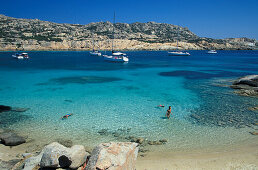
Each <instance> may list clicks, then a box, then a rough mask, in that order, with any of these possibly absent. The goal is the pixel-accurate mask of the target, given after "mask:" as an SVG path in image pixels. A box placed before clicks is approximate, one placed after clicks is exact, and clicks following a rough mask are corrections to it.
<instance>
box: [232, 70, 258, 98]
mask: <svg viewBox="0 0 258 170" xmlns="http://www.w3.org/2000/svg"><path fill="white" fill-rule="evenodd" d="M230 87H231V88H233V89H238V90H239V91H236V92H235V93H236V94H238V95H241V96H258V75H248V76H245V77H241V78H239V79H237V80H235V81H234V82H233V83H232V85H231V86H230Z"/></svg>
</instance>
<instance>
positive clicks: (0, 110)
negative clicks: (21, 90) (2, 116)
mask: <svg viewBox="0 0 258 170" xmlns="http://www.w3.org/2000/svg"><path fill="white" fill-rule="evenodd" d="M10 110H12V108H11V107H10V106H5V105H0V113H1V112H6V111H10Z"/></svg>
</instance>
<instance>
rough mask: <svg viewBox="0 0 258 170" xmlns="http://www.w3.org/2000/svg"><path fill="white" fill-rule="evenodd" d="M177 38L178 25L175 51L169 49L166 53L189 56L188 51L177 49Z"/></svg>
mask: <svg viewBox="0 0 258 170" xmlns="http://www.w3.org/2000/svg"><path fill="white" fill-rule="evenodd" d="M178 39H179V27H178V29H177V40H176V51H169V52H168V55H170V56H189V55H190V53H188V52H186V51H179V50H178Z"/></svg>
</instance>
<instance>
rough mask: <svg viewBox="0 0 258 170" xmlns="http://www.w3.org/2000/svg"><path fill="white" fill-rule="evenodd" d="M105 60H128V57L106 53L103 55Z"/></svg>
mask: <svg viewBox="0 0 258 170" xmlns="http://www.w3.org/2000/svg"><path fill="white" fill-rule="evenodd" d="M103 57H104V60H105V61H110V62H120V63H121V62H128V61H129V59H128V57H126V56H108V55H103Z"/></svg>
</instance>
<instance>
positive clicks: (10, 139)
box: [0, 132, 26, 146]
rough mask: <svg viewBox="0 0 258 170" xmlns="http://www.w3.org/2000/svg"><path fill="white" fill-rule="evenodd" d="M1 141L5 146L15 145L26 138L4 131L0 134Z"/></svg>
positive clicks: (23, 141)
mask: <svg viewBox="0 0 258 170" xmlns="http://www.w3.org/2000/svg"><path fill="white" fill-rule="evenodd" d="M0 139H1V143H3V144H4V145H6V146H17V145H20V144H22V143H25V142H26V140H25V139H24V138H23V137H21V136H18V135H17V134H16V133H13V132H4V133H1V134H0Z"/></svg>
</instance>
